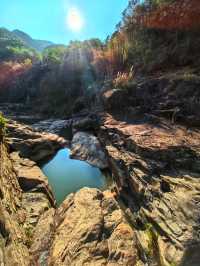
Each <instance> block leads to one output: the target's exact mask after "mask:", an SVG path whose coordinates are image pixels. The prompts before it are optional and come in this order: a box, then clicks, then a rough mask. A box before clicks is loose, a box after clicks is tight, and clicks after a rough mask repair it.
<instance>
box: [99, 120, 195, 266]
mask: <svg viewBox="0 0 200 266" xmlns="http://www.w3.org/2000/svg"><path fill="white" fill-rule="evenodd" d="M136 121H137V122H135V123H134V120H133V121H132V123H130V121H129V122H127V121H126V120H124V121H122V120H119V119H116V118H114V117H113V116H111V115H105V116H104V122H103V126H102V128H101V134H100V135H99V137H100V138H101V140H102V142H103V143H105V147H106V150H107V153H108V156H109V164H110V167H111V168H112V169H113V172H114V176H115V179H116V183H117V188H118V194H119V196H120V198H122V199H123V201H124V202H125V203H126V210H125V212H126V213H127V215H128V216H129V219H130V221H131V223H132V224H133V226H134V227H135V228H136V229H137V230H136V235H137V239H138V249H140V250H141V251H142V252H141V254H143V255H142V257H143V261H146V262H147V263H148V265H167V266H171V265H181V266H187V265H191V266H198V265H199V262H200V255H199V251H198V249H199V247H200V237H199V229H200V219H199V218H200V215H199V206H200V194H199V193H200V183H199V178H200V169H199V166H200V131H199V130H197V129H194V130H193V129H190V130H187V129H186V128H185V127H184V126H178V125H176V126H175V125H172V124H170V123H169V122H167V121H165V120H163V122H162V121H160V123H156V124H154V123H152V121H148V120H145V122H144V121H143V120H141V121H139V120H136Z"/></svg>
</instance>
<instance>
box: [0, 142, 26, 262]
mask: <svg viewBox="0 0 200 266" xmlns="http://www.w3.org/2000/svg"><path fill="white" fill-rule="evenodd" d="M0 171H1V172H0V265H5V266H28V264H29V251H28V248H27V246H26V242H27V236H26V234H25V231H24V230H23V227H22V225H21V224H22V223H23V218H22V216H23V214H22V207H21V197H22V191H21V189H20V186H19V184H18V182H17V178H16V174H15V172H14V170H13V167H12V164H11V161H10V159H9V157H8V154H7V150H6V148H5V146H4V145H3V144H2V143H0Z"/></svg>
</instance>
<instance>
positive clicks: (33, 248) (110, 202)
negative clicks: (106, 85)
mask: <svg viewBox="0 0 200 266" xmlns="http://www.w3.org/2000/svg"><path fill="white" fill-rule="evenodd" d="M55 133H57V134H55ZM61 135H62V137H61ZM7 136H8V138H7V140H6V142H7V145H8V151H9V154H8V153H7V151H6V148H5V145H4V144H1V147H2V150H1V157H2V158H3V160H1V171H2V173H3V174H2V178H1V182H3V183H2V184H0V187H1V188H3V189H2V191H1V196H2V202H1V208H2V211H3V213H4V214H3V215H2V218H1V224H2V226H1V235H2V238H1V239H2V245H1V256H0V260H1V261H2V262H3V263H4V265H91V266H93V265H113V266H114V265H130V266H132V265H133V266H134V265H137V266H139V265H141V266H142V265H145V266H146V265H149V266H151V265H152V266H153V265H158V266H159V265H161V266H172V265H181V266H199V261H200V255H199V248H200V238H199V230H200V215H199V213H200V212H199V210H200V209H199V206H200V184H199V177H200V131H199V129H197V128H190V129H188V128H187V127H185V126H183V125H177V124H176V125H175V124H173V123H172V122H170V121H169V120H166V119H164V118H159V119H158V118H157V119H156V121H155V117H153V118H152V116H151V115H148V114H146V115H145V117H144V116H143V117H142V118H141V117H137V119H136V118H135V119H133V120H132V121H130V119H128V118H127V119H124V117H123V118H122V117H120V116H115V115H112V114H108V113H98V114H89V115H87V116H84V117H76V118H72V119H70V120H58V121H56V120H47V121H46V120H45V121H41V122H39V123H37V124H33V125H32V126H27V125H25V124H21V123H19V122H14V121H12V120H10V121H9V122H8V135H7ZM67 139H68V140H67ZM71 143H72V155H73V156H75V157H76V158H79V159H82V160H86V161H88V162H89V163H91V164H92V165H96V166H98V167H100V168H102V169H104V168H106V167H108V168H109V169H110V171H111V173H112V177H113V180H114V182H113V186H112V188H111V189H110V190H108V191H105V192H101V191H99V190H97V189H89V188H84V189H82V190H80V191H79V192H77V193H75V194H71V195H69V196H68V197H67V198H66V200H65V201H64V202H63V203H62V204H61V206H60V207H59V208H56V207H55V200H54V196H53V194H52V192H51V188H50V187H49V185H48V180H47V179H46V177H45V176H44V175H43V174H42V172H41V170H40V168H39V167H38V163H39V162H40V161H41V160H44V159H46V158H48V157H49V156H51V155H53V154H55V152H56V151H57V150H58V149H60V148H62V147H65V146H69V145H70V144H71ZM77 147H78V149H77ZM8 173H10V174H9V176H10V181H9V182H8V180H7V176H8ZM3 184H4V185H3ZM5 184H7V185H6V186H5ZM13 195H15V196H14V198H13ZM6 217H7V218H6ZM16 228H17V230H20V234H18V235H16V234H15V232H16ZM18 249H19V252H18V255H17V256H15V254H16V252H17V250H18ZM9 252H10V253H9ZM9 254H11V255H9ZM28 257H30V261H29V259H28Z"/></svg>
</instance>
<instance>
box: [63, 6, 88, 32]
mask: <svg viewBox="0 0 200 266" xmlns="http://www.w3.org/2000/svg"><path fill="white" fill-rule="evenodd" d="M67 25H68V27H69V28H70V29H71V30H72V31H80V30H81V29H82V28H83V25H84V20H83V17H82V14H81V12H80V11H79V10H78V9H77V8H70V9H69V11H68V14H67Z"/></svg>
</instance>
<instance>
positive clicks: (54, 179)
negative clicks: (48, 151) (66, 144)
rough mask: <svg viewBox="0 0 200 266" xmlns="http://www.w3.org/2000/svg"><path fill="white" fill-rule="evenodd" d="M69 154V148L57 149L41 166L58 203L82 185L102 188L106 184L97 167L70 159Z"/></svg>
mask: <svg viewBox="0 0 200 266" xmlns="http://www.w3.org/2000/svg"><path fill="white" fill-rule="evenodd" d="M69 155H70V150H69V149H62V150H59V151H58V152H57V154H56V155H55V156H54V158H53V159H52V160H50V161H49V162H48V163H47V164H45V165H44V166H43V167H42V171H43V172H44V174H45V175H46V176H47V177H48V180H49V184H50V185H51V187H52V190H53V192H54V196H55V198H56V201H57V203H58V204H60V203H61V202H62V201H63V200H64V199H65V197H66V196H67V195H68V194H70V193H72V192H76V191H77V190H79V189H80V188H82V187H91V188H99V189H104V188H105V186H106V178H105V176H104V175H103V174H102V172H101V171H100V170H99V169H98V168H96V167H93V166H91V165H90V164H88V163H86V162H83V161H79V160H73V159H70V157H69Z"/></svg>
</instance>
